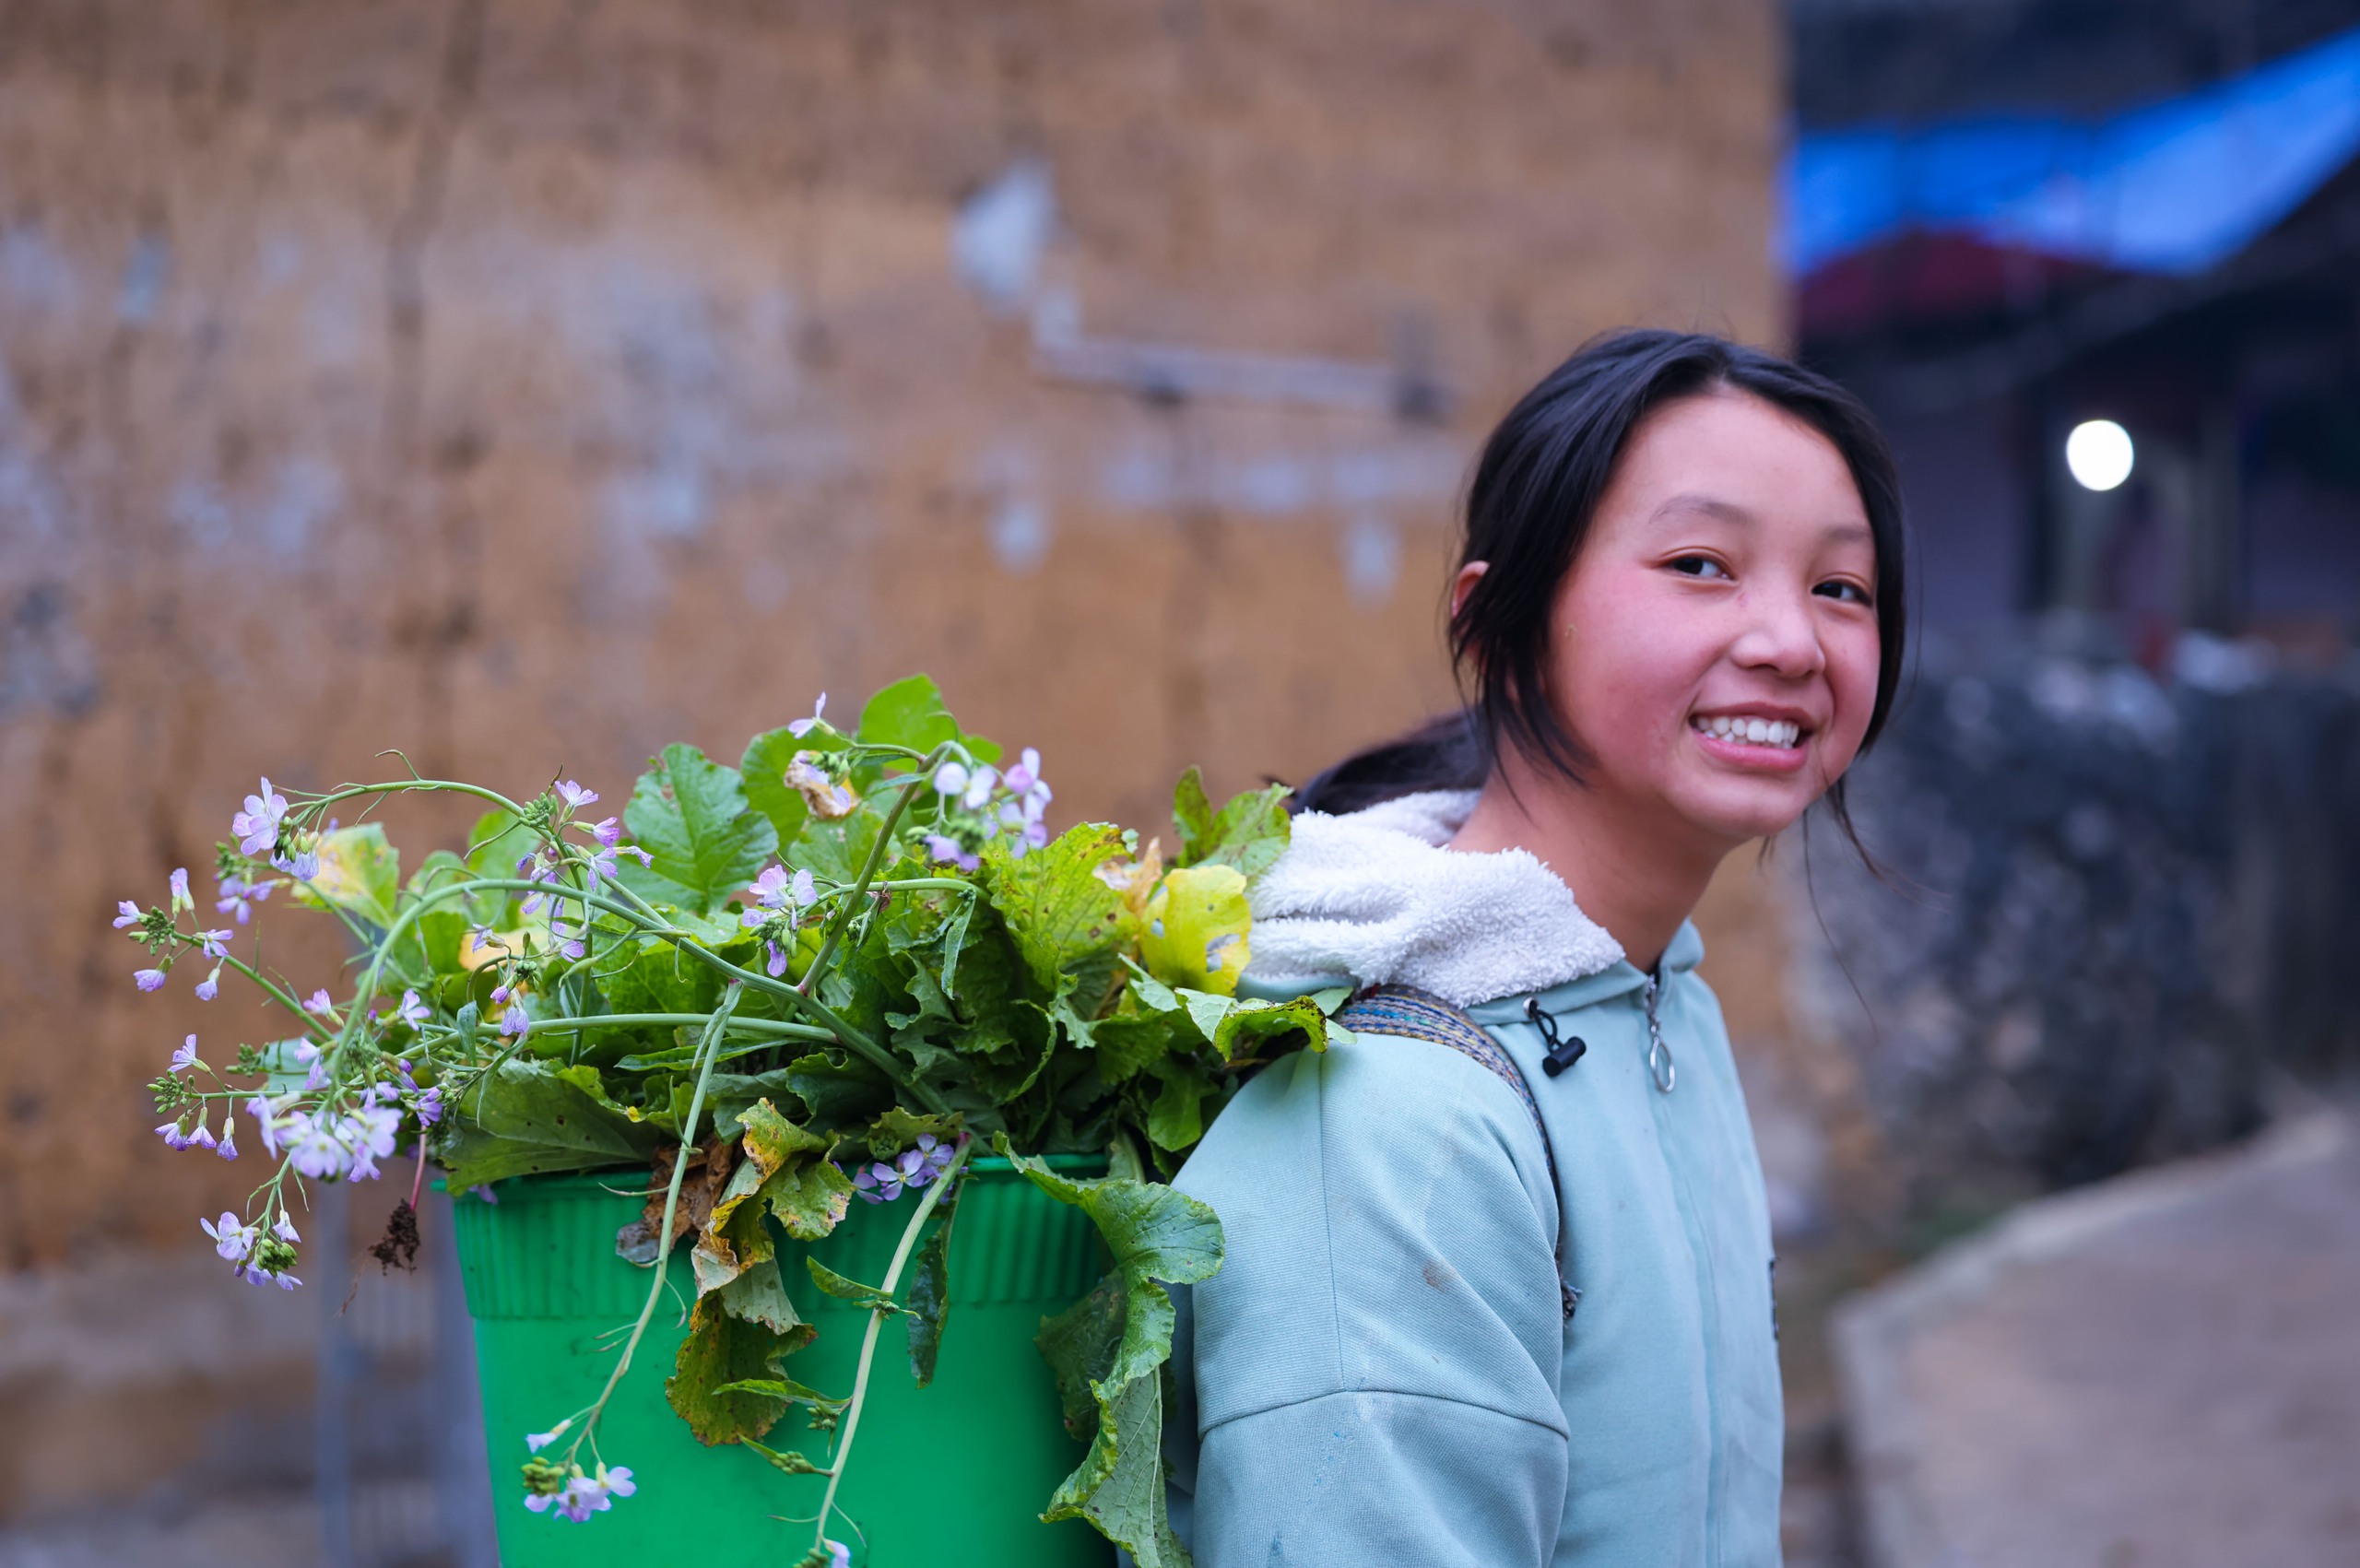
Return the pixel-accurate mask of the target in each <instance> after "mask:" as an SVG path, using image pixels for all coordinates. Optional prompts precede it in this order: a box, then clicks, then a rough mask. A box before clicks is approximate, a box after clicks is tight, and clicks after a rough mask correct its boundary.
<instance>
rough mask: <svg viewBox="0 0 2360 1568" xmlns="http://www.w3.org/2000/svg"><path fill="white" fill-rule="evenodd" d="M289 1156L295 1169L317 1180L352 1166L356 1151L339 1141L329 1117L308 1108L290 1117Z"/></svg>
mask: <svg viewBox="0 0 2360 1568" xmlns="http://www.w3.org/2000/svg"><path fill="white" fill-rule="evenodd" d="M287 1158H288V1159H289V1161H292V1162H293V1164H294V1166H295V1169H297V1170H298V1171H301V1173H303V1174H305V1175H307V1176H310V1177H312V1178H313V1179H314V1180H317V1181H325V1180H327V1179H329V1178H330V1177H334V1176H341V1175H343V1174H344V1173H346V1172H347V1171H348V1170H350V1169H351V1168H352V1151H351V1150H350V1149H347V1148H345V1146H344V1145H343V1144H341V1143H339V1142H337V1141H336V1129H335V1128H333V1127H332V1126H329V1125H328V1120H327V1117H326V1116H325V1115H321V1116H313V1114H310V1113H309V1112H306V1111H298V1112H296V1113H295V1114H293V1115H291V1116H289V1117H288V1118H287Z"/></svg>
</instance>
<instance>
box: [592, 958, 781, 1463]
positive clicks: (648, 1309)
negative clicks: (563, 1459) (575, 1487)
mask: <svg viewBox="0 0 2360 1568" xmlns="http://www.w3.org/2000/svg"><path fill="white" fill-rule="evenodd" d="M744 994H745V993H744V992H742V991H740V990H739V989H738V988H737V986H735V985H732V986H730V987H729V988H728V990H727V991H726V992H725V993H724V994H723V996H722V998H721V1006H719V1007H718V1008H714V1013H713V1020H712V1022H711V1023H709V1024H707V1025H706V1027H705V1032H704V1039H703V1040H702V1042H701V1043H699V1048H698V1050H699V1055H700V1057H701V1059H702V1066H700V1067H698V1069H697V1090H696V1093H694V1094H693V1095H691V1096H690V1098H689V1115H688V1119H687V1120H686V1121H684V1122H682V1123H681V1124H680V1153H679V1155H678V1157H677V1158H675V1159H674V1160H673V1161H672V1182H671V1185H669V1186H667V1187H666V1188H665V1189H664V1230H663V1232H662V1234H661V1235H660V1236H658V1238H657V1239H656V1243H655V1279H651V1280H649V1281H648V1283H647V1301H646V1303H645V1304H643V1306H641V1308H640V1309H639V1321H638V1322H637V1323H634V1324H632V1325H631V1338H629V1339H626V1340H624V1341H623V1350H622V1354H621V1355H620V1356H619V1357H618V1358H616V1361H615V1369H614V1371H612V1372H610V1373H608V1374H607V1385H606V1387H604V1388H602V1389H600V1390H599V1391H598V1399H597V1402H596V1404H594V1405H592V1406H591V1407H590V1415H589V1419H588V1420H587V1421H584V1423H583V1426H582V1432H581V1434H580V1435H579V1436H577V1437H576V1438H574V1440H573V1445H572V1447H571V1448H568V1449H567V1450H566V1454H567V1456H568V1457H569V1459H570V1458H571V1457H572V1455H573V1454H574V1453H575V1452H577V1451H578V1450H579V1449H580V1448H581V1446H582V1444H583V1442H584V1439H586V1438H588V1437H589V1435H590V1433H591V1431H592V1429H593V1428H595V1427H596V1425H597V1424H598V1415H599V1412H600V1411H602V1410H604V1409H606V1408H607V1401H608V1399H609V1398H610V1397H613V1395H614V1392H615V1385H617V1384H619V1383H620V1382H621V1381H622V1380H623V1373H626V1372H629V1371H630V1370H631V1352H633V1351H634V1350H638V1349H639V1341H640V1338H641V1337H642V1336H643V1335H645V1334H646V1332H647V1323H648V1320H649V1319H650V1318H652V1317H654V1316H655V1303H657V1302H658V1301H659V1300H661V1299H662V1298H663V1294H664V1285H665V1279H664V1271H665V1268H666V1267H667V1265H668V1264H669V1263H670V1261H671V1257H672V1221H673V1219H674V1217H675V1216H677V1215H678V1213H679V1211H680V1178H681V1177H683V1176H685V1175H686V1174H687V1173H688V1170H689V1159H688V1151H689V1150H690V1149H693V1148H695V1147H696V1140H697V1117H698V1116H699V1115H701V1114H702V1113H703V1111H704V1091H705V1088H706V1086H707V1085H708V1084H710V1083H711V1082H712V1081H713V1063H714V1055H716V1054H717V1053H718V1052H719V1050H720V1047H721V1035H722V1032H723V1031H724V1030H725V1029H726V1028H727V1027H728V1024H729V1015H730V1014H731V1013H732V1012H734V1011H736V1010H737V998H738V997H739V996H743V995H744Z"/></svg>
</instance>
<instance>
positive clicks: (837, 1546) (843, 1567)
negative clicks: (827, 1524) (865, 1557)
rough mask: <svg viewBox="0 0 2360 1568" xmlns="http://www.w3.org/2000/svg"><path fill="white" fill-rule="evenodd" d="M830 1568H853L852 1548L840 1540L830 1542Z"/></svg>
mask: <svg viewBox="0 0 2360 1568" xmlns="http://www.w3.org/2000/svg"><path fill="white" fill-rule="evenodd" d="M828 1568H852V1548H850V1547H848V1546H846V1545H845V1544H844V1542H842V1541H840V1540H832V1541H830V1542H828Z"/></svg>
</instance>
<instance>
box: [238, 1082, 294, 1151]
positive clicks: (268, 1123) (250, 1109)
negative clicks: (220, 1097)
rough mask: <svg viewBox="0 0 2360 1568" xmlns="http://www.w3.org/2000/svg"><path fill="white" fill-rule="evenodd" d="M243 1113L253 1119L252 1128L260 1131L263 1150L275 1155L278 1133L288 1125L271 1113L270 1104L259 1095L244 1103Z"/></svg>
mask: <svg viewBox="0 0 2360 1568" xmlns="http://www.w3.org/2000/svg"><path fill="white" fill-rule="evenodd" d="M245 1112H246V1114H247V1115H249V1116H252V1117H253V1118H254V1126H255V1127H256V1128H258V1129H259V1130H260V1136H261V1138H262V1146H263V1148H264V1149H267V1150H268V1151H269V1152H271V1153H273V1154H277V1152H278V1135H279V1132H280V1131H281V1130H282V1129H283V1128H285V1127H286V1126H287V1125H288V1124H287V1123H285V1122H282V1121H280V1120H279V1119H278V1117H277V1115H276V1114H274V1113H273V1110H272V1107H271V1103H270V1102H269V1101H267V1100H266V1099H264V1098H263V1097H262V1096H261V1095H259V1094H257V1095H255V1096H254V1098H253V1099H251V1100H249V1101H247V1102H246V1104H245Z"/></svg>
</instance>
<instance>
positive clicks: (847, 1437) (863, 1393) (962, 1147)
mask: <svg viewBox="0 0 2360 1568" xmlns="http://www.w3.org/2000/svg"><path fill="white" fill-rule="evenodd" d="M973 1142H974V1139H973V1136H972V1135H970V1134H967V1133H962V1134H960V1135H959V1152H958V1153H957V1154H956V1155H954V1156H953V1157H952V1159H951V1161H950V1165H949V1167H948V1168H946V1169H945V1170H944V1171H943V1173H942V1175H941V1177H940V1178H939V1179H938V1180H937V1181H936V1182H935V1183H934V1185H931V1186H929V1187H927V1188H926V1197H923V1198H921V1199H920V1200H919V1202H918V1211H917V1212H916V1213H915V1214H913V1215H911V1216H910V1222H909V1224H907V1225H906V1226H904V1227H903V1230H902V1244H901V1245H899V1246H897V1247H895V1248H894V1249H893V1266H892V1267H891V1268H888V1269H887V1270H886V1271H885V1283H884V1284H883V1285H882V1286H880V1287H879V1289H880V1290H882V1291H884V1292H885V1294H887V1295H889V1296H890V1295H891V1294H892V1293H893V1291H894V1290H895V1288H896V1287H898V1286H899V1285H900V1284H901V1282H902V1269H903V1266H904V1265H906V1264H907V1263H908V1262H909V1261H910V1252H911V1249H913V1248H914V1247H915V1246H916V1245H917V1241H918V1232H921V1231H923V1230H924V1229H926V1220H927V1218H928V1217H929V1216H931V1215H932V1214H933V1213H934V1209H935V1205H937V1204H938V1203H939V1202H941V1200H942V1195H943V1194H944V1193H946V1192H948V1191H950V1184H951V1183H953V1182H955V1181H957V1180H958V1179H959V1174H960V1170H961V1168H962V1166H964V1165H965V1164H966V1163H967V1151H968V1149H970V1148H972V1147H973ZM886 1316H887V1314H886V1313H885V1312H884V1311H883V1310H882V1309H879V1310H878V1311H874V1312H871V1313H870V1314H869V1315H868V1332H867V1334H866V1335H865V1336H863V1338H862V1339H861V1341H860V1370H859V1371H858V1372H856V1373H854V1374H853V1381H852V1400H851V1402H850V1403H849V1404H847V1405H846V1406H845V1407H844V1437H843V1439H842V1441H840V1442H838V1443H837V1444H836V1462H835V1463H834V1464H832V1465H831V1466H829V1467H828V1491H827V1495H826V1496H824V1497H822V1498H821V1499H820V1527H819V1528H820V1535H819V1539H817V1540H816V1541H814V1542H813V1543H812V1544H813V1545H814V1546H816V1547H819V1548H820V1549H821V1550H825V1548H826V1546H827V1544H828V1516H829V1515H831V1514H832V1513H834V1512H835V1508H836V1488H837V1487H838V1486H839V1485H841V1484H842V1483H843V1481H844V1467H845V1466H846V1465H849V1464H850V1463H852V1440H853V1438H854V1436H855V1434H857V1433H858V1432H859V1431H860V1408H861V1406H862V1404H863V1403H864V1402H865V1401H866V1400H867V1397H868V1367H869V1363H870V1362H872V1361H874V1360H875V1359H876V1356H877V1331H878V1329H879V1327H880V1326H882V1325H883V1324H884V1322H885V1319H886Z"/></svg>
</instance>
